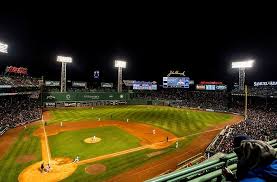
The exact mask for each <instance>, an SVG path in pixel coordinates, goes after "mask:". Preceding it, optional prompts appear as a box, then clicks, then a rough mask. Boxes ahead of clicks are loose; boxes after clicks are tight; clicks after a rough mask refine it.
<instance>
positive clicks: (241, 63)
mask: <svg viewBox="0 0 277 182" xmlns="http://www.w3.org/2000/svg"><path fill="white" fill-rule="evenodd" d="M253 64H254V60H247V61H238V62H232V68H252V67H253Z"/></svg>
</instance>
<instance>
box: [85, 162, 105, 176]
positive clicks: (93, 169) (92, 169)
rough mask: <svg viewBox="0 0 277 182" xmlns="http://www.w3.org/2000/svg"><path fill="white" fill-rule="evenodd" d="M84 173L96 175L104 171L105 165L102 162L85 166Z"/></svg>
mask: <svg viewBox="0 0 277 182" xmlns="http://www.w3.org/2000/svg"><path fill="white" fill-rule="evenodd" d="M85 171H86V173H88V174H92V175H96V174H100V173H102V172H105V171H106V166H105V165H103V164H93V165H90V166H88V167H86V168H85Z"/></svg>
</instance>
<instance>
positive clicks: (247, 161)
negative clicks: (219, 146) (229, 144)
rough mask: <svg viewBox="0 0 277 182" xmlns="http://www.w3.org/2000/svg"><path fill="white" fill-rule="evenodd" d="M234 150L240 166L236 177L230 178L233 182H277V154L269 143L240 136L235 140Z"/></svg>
mask: <svg viewBox="0 0 277 182" xmlns="http://www.w3.org/2000/svg"><path fill="white" fill-rule="evenodd" d="M234 148H235V149H234V152H235V153H236V154H237V156H238V164H237V173H236V176H235V177H234V176H233V178H232V179H230V178H229V179H230V180H231V181H241V182H248V181H257V182H260V181H268V182H271V181H272V182H273V181H277V152H276V150H274V148H273V147H271V146H270V145H269V144H268V143H266V142H264V141H260V140H251V139H250V138H249V137H248V136H238V137H235V138H234ZM223 173H225V174H226V171H224V172H223ZM227 173H228V172H227ZM226 176H228V175H226ZM229 176H230V174H229ZM227 180H228V179H227Z"/></svg>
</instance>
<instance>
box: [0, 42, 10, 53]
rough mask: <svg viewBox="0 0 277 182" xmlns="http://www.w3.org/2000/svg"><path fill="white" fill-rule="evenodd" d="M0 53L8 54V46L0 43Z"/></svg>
mask: <svg viewBox="0 0 277 182" xmlns="http://www.w3.org/2000/svg"><path fill="white" fill-rule="evenodd" d="M0 52H1V53H8V44H5V43H3V42H0Z"/></svg>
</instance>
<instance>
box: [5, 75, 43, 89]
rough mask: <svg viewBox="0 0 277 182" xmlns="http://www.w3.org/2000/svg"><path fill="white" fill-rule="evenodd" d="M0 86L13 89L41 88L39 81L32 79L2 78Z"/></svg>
mask: <svg viewBox="0 0 277 182" xmlns="http://www.w3.org/2000/svg"><path fill="white" fill-rule="evenodd" d="M0 85H5V86H11V87H39V80H38V79H34V78H32V77H19V76H18V77H16V76H0Z"/></svg>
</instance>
